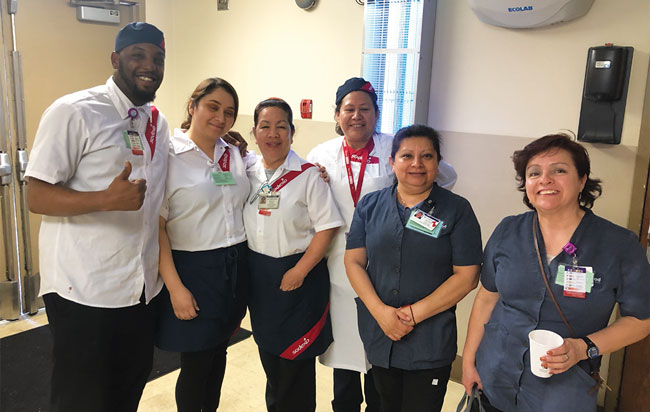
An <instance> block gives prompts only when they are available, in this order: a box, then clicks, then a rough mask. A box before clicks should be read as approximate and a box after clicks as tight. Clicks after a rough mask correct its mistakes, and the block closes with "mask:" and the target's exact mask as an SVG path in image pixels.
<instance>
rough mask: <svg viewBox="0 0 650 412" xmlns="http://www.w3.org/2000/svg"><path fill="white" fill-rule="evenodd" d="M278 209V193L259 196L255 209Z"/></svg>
mask: <svg viewBox="0 0 650 412" xmlns="http://www.w3.org/2000/svg"><path fill="white" fill-rule="evenodd" d="M279 207H280V193H278V192H271V193H270V194H268V195H267V194H263V195H260V197H259V200H258V203H257V208H258V209H260V210H262V209H277V208H279Z"/></svg>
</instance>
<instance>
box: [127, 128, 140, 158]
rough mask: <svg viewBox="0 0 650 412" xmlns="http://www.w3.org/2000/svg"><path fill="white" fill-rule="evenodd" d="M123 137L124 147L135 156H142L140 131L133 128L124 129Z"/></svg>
mask: <svg viewBox="0 0 650 412" xmlns="http://www.w3.org/2000/svg"><path fill="white" fill-rule="evenodd" d="M123 137H124V143H125V144H126V148H127V149H130V150H131V153H133V154H134V155H136V156H142V155H143V154H144V146H143V145H142V137H140V133H138V132H137V131H135V130H125V131H124V133H123Z"/></svg>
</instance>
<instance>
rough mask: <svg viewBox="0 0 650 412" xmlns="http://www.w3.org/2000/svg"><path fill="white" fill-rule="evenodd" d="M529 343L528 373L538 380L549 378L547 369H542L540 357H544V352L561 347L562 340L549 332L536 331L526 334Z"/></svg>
mask: <svg viewBox="0 0 650 412" xmlns="http://www.w3.org/2000/svg"><path fill="white" fill-rule="evenodd" d="M528 341H529V342H530V351H529V352H530V371H531V372H532V373H533V375H535V376H538V377H540V378H550V377H551V374H550V373H549V371H548V369H547V368H543V367H542V361H541V360H539V358H540V357H542V356H546V352H548V351H549V350H551V349H555V348H557V347H559V346H562V344H563V343H564V338H562V336H560V335H558V334H557V333H555V332H551V331H550V330H544V329H537V330H534V331H532V332H530V333H529V334H528Z"/></svg>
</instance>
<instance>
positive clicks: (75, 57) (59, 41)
mask: <svg viewBox="0 0 650 412" xmlns="http://www.w3.org/2000/svg"><path fill="white" fill-rule="evenodd" d="M2 9H3V15H4V13H6V4H3V5H2ZM121 12H122V23H123V24H126V23H128V22H129V21H130V20H131V18H132V17H133V16H134V15H136V14H137V11H134V10H132V9H129V8H124V7H122V8H121ZM15 20H16V42H17V48H18V50H19V51H20V53H21V56H22V61H23V77H24V90H25V113H26V123H27V143H28V151H31V148H32V145H33V142H34V135H35V133H36V129H37V128H38V122H39V120H40V118H41V115H42V114H43V111H44V110H45V109H46V108H47V107H48V106H49V105H50V104H51V103H52V102H53V101H54V100H55V99H57V98H58V97H60V96H63V95H65V94H68V93H71V92H74V91H77V90H81V89H85V88H88V87H91V86H95V85H98V84H103V83H104V82H106V79H107V78H108V77H109V76H110V75H111V73H112V72H113V70H112V68H111V62H110V54H111V51H112V50H113V45H114V39H115V35H116V34H117V32H118V30H119V29H120V27H121V26H120V25H103V24H90V23H82V22H80V21H78V20H77V17H76V9H75V8H74V7H70V6H69V2H68V0H29V1H19V2H18V12H17V13H16V18H15ZM4 25H5V42H6V47H7V50H6V52H7V53H9V52H10V50H11V31H10V27H9V19H8V18H7V19H5V20H4ZM7 64H8V65H10V62H9V61H8V63H7ZM11 124H12V125H13V119H12V120H11ZM12 136H14V138H15V135H14V134H13V132H12ZM11 157H12V159H13V157H14V154H13V152H12V153H11ZM12 161H13V160H12ZM30 219H31V228H32V230H31V233H32V244H33V246H34V249H33V250H34V266H35V270H37V271H38V249H37V244H38V227H39V225H40V216H39V215H32V214H30ZM21 254H22V251H21ZM1 255H2V254H0V259H1V260H4V256H1ZM3 266H4V262H2V261H0V268H2V267H3Z"/></svg>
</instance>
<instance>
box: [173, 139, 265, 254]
mask: <svg viewBox="0 0 650 412" xmlns="http://www.w3.org/2000/svg"><path fill="white" fill-rule="evenodd" d="M226 149H228V152H229V153H230V172H231V173H232V176H233V178H234V180H235V183H236V184H234V185H219V186H217V185H215V184H214V182H213V181H212V177H211V173H212V172H220V171H221V168H220V166H219V164H218V163H219V159H220V158H221V156H222V155H223V154H224V152H225V151H226ZM255 161H256V156H255V154H254V153H249V154H248V155H247V156H246V157H245V158H242V157H241V154H240V152H239V148H237V147H236V146H234V145H229V144H227V143H226V142H224V141H223V140H222V139H219V140H218V141H217V143H216V144H215V146H214V161H212V160H210V158H209V157H208V156H207V155H206V154H205V153H203V151H202V150H201V149H199V147H198V146H197V145H196V144H195V143H194V142H193V141H192V140H191V139H190V138H189V137H188V136H187V134H185V132H184V131H183V130H181V129H176V130H174V135H173V136H172V138H171V142H170V148H169V170H168V172H167V187H166V189H165V198H164V200H163V205H162V208H161V209H160V215H161V216H162V217H163V218H164V219H165V220H166V221H167V225H166V228H167V236H168V237H169V242H170V245H171V248H172V249H174V250H185V251H190V252H194V251H199V250H212V249H218V248H223V247H228V246H233V245H236V244H238V243H241V242H244V241H245V240H246V232H245V231H244V222H243V218H242V211H243V209H244V203H246V198H247V197H248V193H249V190H250V185H249V183H248V177H247V176H246V168H247V166H248V165H247V162H249V163H251V165H252V163H254V162H255Z"/></svg>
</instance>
